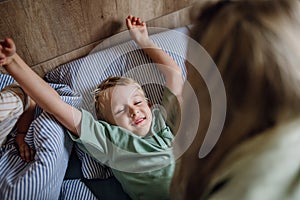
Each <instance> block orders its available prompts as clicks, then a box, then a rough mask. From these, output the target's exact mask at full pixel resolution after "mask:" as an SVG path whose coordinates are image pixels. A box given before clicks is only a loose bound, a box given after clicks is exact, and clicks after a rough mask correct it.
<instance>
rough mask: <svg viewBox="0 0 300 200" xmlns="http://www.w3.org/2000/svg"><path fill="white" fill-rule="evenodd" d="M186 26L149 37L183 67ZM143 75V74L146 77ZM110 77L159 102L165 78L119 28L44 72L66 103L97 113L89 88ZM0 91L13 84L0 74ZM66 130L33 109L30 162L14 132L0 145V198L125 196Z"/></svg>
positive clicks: (157, 32)
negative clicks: (127, 80) (118, 77)
mask: <svg viewBox="0 0 300 200" xmlns="http://www.w3.org/2000/svg"><path fill="white" fill-rule="evenodd" d="M189 29H190V28H189V27H188V26H185V27H181V28H177V29H174V30H157V29H155V30H150V33H151V38H152V40H153V41H154V42H155V43H157V44H158V46H160V47H161V48H162V49H164V50H165V51H166V52H167V53H168V54H169V55H170V56H171V57H173V59H174V60H175V61H176V62H177V63H178V65H179V66H180V67H181V68H182V70H183V72H184V73H183V76H184V78H185V77H186V73H185V72H186V70H185V55H186V51H187V35H186V34H188V31H189ZM144 74H147V76H144ZM110 75H121V76H128V77H131V78H134V79H135V80H137V81H138V82H139V83H141V85H142V86H143V88H144V89H145V91H146V94H147V96H148V98H149V99H150V101H151V102H152V104H159V103H160V101H161V94H162V84H163V82H164V79H163V77H162V75H161V74H160V73H159V72H158V70H157V69H156V68H155V67H154V64H153V63H151V60H150V59H149V58H148V57H147V56H146V55H144V54H143V52H142V50H140V49H139V48H138V46H137V45H136V44H135V43H134V42H133V41H132V40H130V37H129V33H128V32H122V33H120V34H118V35H115V36H113V37H111V38H109V39H108V40H106V41H104V42H102V43H101V44H100V45H98V46H97V47H96V48H95V49H94V50H93V51H92V52H91V53H90V54H89V55H87V56H85V57H83V58H80V59H76V60H74V61H72V62H69V63H66V64H64V65H61V66H59V67H57V68H55V69H53V70H51V71H50V72H48V73H47V74H46V76H45V80H46V81H47V82H48V83H49V84H50V86H51V87H53V88H54V89H55V90H56V91H57V92H58V94H59V95H60V96H61V98H62V99H63V100H64V101H65V102H67V103H68V104H70V105H73V106H75V107H77V108H83V109H86V110H88V111H90V112H91V113H92V114H93V115H94V116H95V110H94V105H93V96H92V94H91V91H93V90H94V89H95V87H96V86H97V85H98V84H99V83H100V82H101V81H102V80H103V79H105V78H106V77H108V76H110ZM0 80H1V82H0V89H2V88H3V87H5V86H6V85H8V84H10V83H12V82H14V80H13V78H12V77H10V76H9V75H6V74H0ZM65 132H66V130H65V128H64V127H62V126H61V125H60V124H59V123H58V122H57V121H56V120H55V119H54V118H53V117H52V116H51V115H49V114H48V113H46V112H43V110H42V109H40V108H39V107H37V108H36V114H35V120H34V121H33V123H32V124H31V126H30V129H29V131H28V133H27V135H26V138H25V139H26V141H27V143H28V144H29V145H30V146H31V147H32V148H33V149H34V150H35V151H36V155H35V158H34V161H32V162H30V163H29V164H26V163H25V162H23V161H22V160H21V158H20V156H19V155H18V151H17V149H16V148H15V145H14V136H15V130H13V131H12V132H11V133H10V135H9V138H8V141H7V143H6V144H5V145H3V147H2V148H1V149H0V166H1V168H0V188H1V189H0V190H1V192H0V199H39V200H40V199H61V200H64V199H66V200H67V199H68V200H69V199H127V198H128V196H127V195H126V194H125V193H124V192H123V190H122V188H121V186H120V184H119V183H118V181H117V180H116V179H114V177H113V174H112V173H111V170H110V168H108V167H106V166H104V165H102V164H101V163H98V162H96V161H94V160H93V159H92V158H91V157H89V156H88V155H87V154H85V153H83V152H82V151H81V150H80V149H79V148H78V147H77V145H76V144H75V143H74V142H73V141H72V140H71V139H70V138H69V136H68V135H67V134H65Z"/></svg>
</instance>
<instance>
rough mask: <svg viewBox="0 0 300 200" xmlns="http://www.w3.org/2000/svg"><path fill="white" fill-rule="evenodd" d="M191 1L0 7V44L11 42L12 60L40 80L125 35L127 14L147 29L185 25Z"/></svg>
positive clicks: (66, 0) (105, 0) (51, 0)
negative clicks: (13, 45) (19, 59)
mask: <svg viewBox="0 0 300 200" xmlns="http://www.w3.org/2000/svg"><path fill="white" fill-rule="evenodd" d="M195 1H196V0H184V1H182V0H164V1H161V0H128V1H124V0H114V1H111V0H101V1H100V0H43V1H36V0H6V1H3V2H1V1H0V13H1V17H0V38H4V37H11V38H13V39H14V40H15V43H16V45H17V52H18V54H19V55H20V56H21V57H22V58H23V59H24V60H25V62H26V63H27V64H28V65H29V66H31V67H32V69H33V70H34V71H36V72H37V73H38V74H39V75H40V76H43V75H44V74H45V73H46V72H48V71H49V70H50V69H53V68H55V67H57V66H58V65H61V64H63V63H66V62H69V61H71V60H73V59H76V58H80V57H82V56H85V55H86V54H88V53H89V52H90V50H91V49H93V47H95V46H96V45H97V44H98V43H99V42H101V41H102V40H103V39H105V38H107V37H109V36H111V35H113V34H116V33H118V32H120V31H123V30H125V18H126V17H127V15H128V14H132V15H135V16H139V17H141V18H142V19H143V20H144V21H146V22H147V25H148V26H149V27H164V28H175V27H180V26H184V25H188V24H190V19H189V11H190V9H191V8H192V5H193V4H194V3H195ZM2 72H3V71H2Z"/></svg>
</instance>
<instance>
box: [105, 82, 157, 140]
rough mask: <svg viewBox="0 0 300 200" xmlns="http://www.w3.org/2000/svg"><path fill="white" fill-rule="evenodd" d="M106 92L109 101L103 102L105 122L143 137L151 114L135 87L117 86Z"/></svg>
mask: <svg viewBox="0 0 300 200" xmlns="http://www.w3.org/2000/svg"><path fill="white" fill-rule="evenodd" d="M108 90H110V91H109V94H110V101H107V102H104V103H105V110H104V112H105V116H106V121H107V122H108V123H110V124H113V125H117V126H120V127H122V128H125V129H127V130H129V131H131V132H132V133H134V134H136V135H138V136H145V135H146V134H147V133H148V132H149V129H150V126H151V122H152V113H151V109H150V108H149V105H148V102H147V100H146V99H145V96H144V95H143V94H142V92H141V91H140V90H139V89H138V88H137V86H136V85H128V86H123V85H118V86H115V87H112V88H109V89H108Z"/></svg>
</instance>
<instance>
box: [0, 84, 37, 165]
mask: <svg viewBox="0 0 300 200" xmlns="http://www.w3.org/2000/svg"><path fill="white" fill-rule="evenodd" d="M34 109H35V102H34V101H33V100H32V99H31V98H29V96H27V94H26V93H25V92H24V90H22V88H21V87H20V86H19V85H17V84H11V85H8V86H6V87H5V88H3V89H2V90H1V91H0V147H1V146H2V145H3V144H4V143H5V141H6V139H7V136H8V134H9V133H10V132H11V130H12V129H13V127H14V126H15V125H16V126H17V135H16V137H15V141H16V144H17V148H18V149H19V153H20V156H21V158H22V159H23V160H24V161H26V162H29V161H31V160H33V157H34V151H33V150H32V149H31V148H30V147H29V146H28V144H27V143H26V142H25V141H24V138H25V136H26V132H27V130H28V128H29V126H30V124H31V122H32V120H33V116H34Z"/></svg>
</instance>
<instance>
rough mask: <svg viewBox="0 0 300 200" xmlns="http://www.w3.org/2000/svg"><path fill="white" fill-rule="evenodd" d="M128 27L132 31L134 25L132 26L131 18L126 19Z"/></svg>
mask: <svg viewBox="0 0 300 200" xmlns="http://www.w3.org/2000/svg"><path fill="white" fill-rule="evenodd" d="M126 26H127V28H128V29H131V28H132V24H131V21H130V19H129V18H127V19H126Z"/></svg>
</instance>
